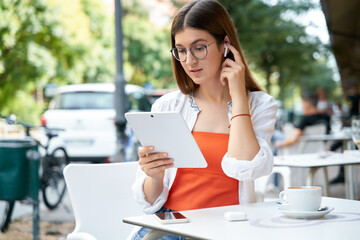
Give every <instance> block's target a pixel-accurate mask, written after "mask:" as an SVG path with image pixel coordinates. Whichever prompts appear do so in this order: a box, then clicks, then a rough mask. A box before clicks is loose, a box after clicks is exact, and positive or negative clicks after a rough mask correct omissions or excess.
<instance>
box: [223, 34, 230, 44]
mask: <svg viewBox="0 0 360 240" xmlns="http://www.w3.org/2000/svg"><path fill="white" fill-rule="evenodd" d="M224 43H229V44H231V42H230V39H229V37H228V35H226V36H225V38H224Z"/></svg>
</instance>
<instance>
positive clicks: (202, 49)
mask: <svg viewBox="0 0 360 240" xmlns="http://www.w3.org/2000/svg"><path fill="white" fill-rule="evenodd" d="M213 43H214V42H212V43H209V44H207V45H204V44H196V45H194V46H192V47H191V48H190V49H186V48H181V47H176V48H173V49H171V50H170V52H171V53H172V55H173V56H174V58H175V59H176V60H178V61H179V62H185V61H186V58H187V51H188V50H190V52H191V54H192V55H193V56H194V57H195V58H197V59H199V60H202V59H204V58H206V56H207V54H208V50H207V47H208V46H210V45H211V44H213Z"/></svg>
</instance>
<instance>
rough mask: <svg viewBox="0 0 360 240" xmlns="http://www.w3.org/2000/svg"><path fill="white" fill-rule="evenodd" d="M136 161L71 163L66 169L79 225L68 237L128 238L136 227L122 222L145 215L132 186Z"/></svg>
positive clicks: (94, 239)
mask: <svg viewBox="0 0 360 240" xmlns="http://www.w3.org/2000/svg"><path fill="white" fill-rule="evenodd" d="M137 165H138V163H137V162H125V163H108V164H69V165H68V166H66V168H65V169H64V176H65V181H66V184H67V188H68V192H69V196H70V200H71V204H72V207H73V211H74V215H75V221H76V226H75V229H74V231H73V232H72V233H70V234H69V235H68V236H67V240H103V239H106V240H113V239H114V240H115V239H116V240H118V239H127V238H128V236H129V234H130V233H131V232H132V230H133V229H134V227H132V226H131V225H128V224H125V223H123V221H122V219H123V218H124V217H128V216H134V215H142V214H143V213H142V211H141V210H140V208H139V207H138V205H137V203H136V202H135V200H134V197H133V193H132V190H131V186H132V184H133V183H134V181H135V176H136V169H137Z"/></svg>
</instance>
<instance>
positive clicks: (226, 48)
mask: <svg viewBox="0 0 360 240" xmlns="http://www.w3.org/2000/svg"><path fill="white" fill-rule="evenodd" d="M224 46H225V53H224V57H226V55H227V51H228V46H226V44H225V45H224Z"/></svg>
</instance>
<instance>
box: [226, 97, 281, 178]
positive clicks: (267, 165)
mask: <svg viewBox="0 0 360 240" xmlns="http://www.w3.org/2000/svg"><path fill="white" fill-rule="evenodd" d="M249 102H250V112H251V121H252V124H253V128H254V132H255V135H256V138H257V140H258V142H259V145H260V150H259V152H258V153H257V154H256V156H255V157H254V159H252V160H251V161H247V160H241V159H236V158H229V157H228V153H226V154H225V156H224V157H223V159H222V162H221V166H222V169H223V171H224V173H225V174H226V175H227V176H229V177H232V178H235V179H237V180H239V181H251V180H254V179H256V178H259V177H262V176H265V175H269V174H270V173H271V171H272V168H273V164H274V157H273V153H272V150H271V148H270V140H271V136H272V135H273V132H274V127H275V121H276V112H277V103H276V101H275V100H274V98H273V97H271V96H270V95H268V94H266V93H263V92H262V93H261V94H259V95H255V96H252V99H250V101H249Z"/></svg>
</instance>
